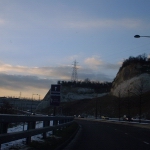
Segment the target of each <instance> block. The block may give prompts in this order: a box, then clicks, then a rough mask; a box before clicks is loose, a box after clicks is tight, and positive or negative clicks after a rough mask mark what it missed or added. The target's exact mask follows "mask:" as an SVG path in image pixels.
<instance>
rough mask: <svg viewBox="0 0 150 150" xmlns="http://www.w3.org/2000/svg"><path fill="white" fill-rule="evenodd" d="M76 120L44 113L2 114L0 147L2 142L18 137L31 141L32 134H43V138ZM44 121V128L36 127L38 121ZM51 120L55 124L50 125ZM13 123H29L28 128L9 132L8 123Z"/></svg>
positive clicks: (0, 120)
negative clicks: (37, 114)
mask: <svg viewBox="0 0 150 150" xmlns="http://www.w3.org/2000/svg"><path fill="white" fill-rule="evenodd" d="M73 120H74V117H66V116H63V117H62V116H59V117H58V116H43V115H41V116H40V115H39V116H36V115H31V116H25V115H5V114H1V115H0V148H1V144H3V143H7V142H11V141H15V140H18V139H22V138H26V144H29V143H30V142H31V136H34V135H37V134H41V133H42V134H43V138H44V139H45V138H46V133H47V132H49V131H55V130H57V129H60V128H63V127H66V126H68V125H70V124H71V123H72V122H73ZM37 121H43V127H42V128H36V122H37ZM50 121H52V122H53V125H52V126H50ZM11 123H27V130H25V131H18V132H12V133H7V129H8V125H9V124H11Z"/></svg>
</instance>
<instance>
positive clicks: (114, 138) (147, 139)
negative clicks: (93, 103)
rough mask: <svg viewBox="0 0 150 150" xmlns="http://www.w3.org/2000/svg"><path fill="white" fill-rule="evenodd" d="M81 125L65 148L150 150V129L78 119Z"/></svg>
mask: <svg viewBox="0 0 150 150" xmlns="http://www.w3.org/2000/svg"><path fill="white" fill-rule="evenodd" d="M76 121H77V122H78V123H79V125H80V126H81V128H80V130H79V132H78V133H77V135H76V136H75V138H74V139H73V140H72V142H71V143H70V144H69V145H68V146H67V147H66V148H65V149H64V150H150V129H145V128H139V127H134V126H130V125H122V124H114V123H106V122H97V121H90V120H76Z"/></svg>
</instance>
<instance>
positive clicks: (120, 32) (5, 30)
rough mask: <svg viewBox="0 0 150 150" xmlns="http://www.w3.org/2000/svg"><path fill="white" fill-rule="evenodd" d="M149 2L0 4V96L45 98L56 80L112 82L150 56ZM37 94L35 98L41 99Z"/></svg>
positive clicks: (6, 0) (25, 0)
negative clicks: (126, 66) (131, 63)
mask: <svg viewBox="0 0 150 150" xmlns="http://www.w3.org/2000/svg"><path fill="white" fill-rule="evenodd" d="M136 34H139V35H150V0H0V96H15V97H19V96H20V93H21V97H28V98H29V97H30V98H31V97H32V94H39V95H40V99H42V98H43V97H44V96H45V95H46V93H47V92H48V90H49V89H50V87H51V84H56V83H57V81H58V80H67V81H69V80H71V75H72V67H73V65H72V64H73V62H74V61H75V60H76V61H77V62H78V63H77V66H78V69H77V73H78V80H84V79H86V78H89V79H90V80H91V81H99V82H102V81H108V82H111V81H112V80H113V79H114V78H115V76H116V74H117V72H118V70H119V68H120V66H121V63H122V62H123V60H124V59H127V58H129V56H138V55H142V54H144V53H145V54H146V55H147V57H150V38H144V37H143V38H138V39H136V38H134V35H136ZM39 95H34V98H36V99H38V98H39Z"/></svg>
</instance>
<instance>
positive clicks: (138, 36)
mask: <svg viewBox="0 0 150 150" xmlns="http://www.w3.org/2000/svg"><path fill="white" fill-rule="evenodd" d="M134 37H135V38H140V37H148V38H150V36H140V35H135V36H134Z"/></svg>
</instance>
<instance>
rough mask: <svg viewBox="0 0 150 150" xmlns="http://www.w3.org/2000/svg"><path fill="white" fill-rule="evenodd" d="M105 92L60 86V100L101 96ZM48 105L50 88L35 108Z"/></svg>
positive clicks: (67, 100)
mask: <svg viewBox="0 0 150 150" xmlns="http://www.w3.org/2000/svg"><path fill="white" fill-rule="evenodd" d="M106 94H108V93H102V94H97V93H94V90H93V89H89V88H77V87H76V88H69V87H62V88H61V102H69V101H74V100H81V99H92V98H95V97H102V96H104V95H106ZM49 106H50V90H49V91H48V93H47V94H46V95H45V97H44V99H43V100H42V101H41V103H40V104H39V105H38V106H37V109H36V110H42V109H44V108H47V107H49Z"/></svg>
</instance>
